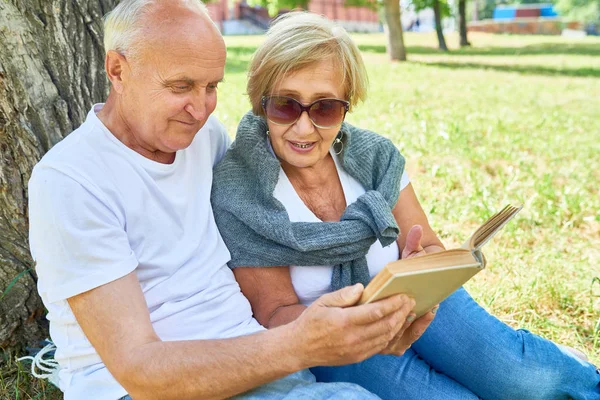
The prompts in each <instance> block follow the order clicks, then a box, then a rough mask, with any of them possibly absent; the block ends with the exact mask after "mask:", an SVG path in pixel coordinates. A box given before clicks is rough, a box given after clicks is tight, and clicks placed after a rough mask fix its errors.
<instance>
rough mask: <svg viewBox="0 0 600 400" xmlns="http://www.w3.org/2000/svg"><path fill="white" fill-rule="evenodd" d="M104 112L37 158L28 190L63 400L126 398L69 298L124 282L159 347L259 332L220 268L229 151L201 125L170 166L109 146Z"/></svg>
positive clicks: (216, 130) (211, 125)
mask: <svg viewBox="0 0 600 400" xmlns="http://www.w3.org/2000/svg"><path fill="white" fill-rule="evenodd" d="M101 108H102V104H97V105H95V106H94V108H93V109H92V110H91V111H90V112H89V114H88V116H87V119H86V121H85V122H84V123H83V125H81V127H79V129H77V130H75V131H74V132H73V133H71V134H70V135H69V136H67V137H66V138H65V139H64V140H62V141H61V142H60V143H58V144H57V145H56V146H54V147H53V148H52V149H51V150H50V151H49V152H48V153H47V154H46V155H45V156H44V157H43V158H42V160H41V161H40V162H39V164H37V165H36V167H35V168H34V170H33V174H32V177H31V180H30V181H29V215H30V232H29V238H30V246H31V253H32V256H33V258H34V260H35V261H36V262H37V266H36V271H37V274H38V278H39V280H38V290H39V293H40V296H41V298H42V300H43V302H44V304H45V306H46V308H47V309H48V320H49V321H50V335H51V337H52V340H53V341H54V343H55V344H56V346H57V351H56V355H55V358H56V360H57V361H58V362H59V363H60V366H61V370H60V373H59V379H60V388H61V389H62V390H63V391H64V392H65V400H80V399H89V400H94V399H102V400H106V399H109V400H111V399H118V398H120V397H122V396H124V395H125V394H126V392H125V390H124V389H123V388H122V387H121V386H120V385H119V384H118V383H117V382H116V380H115V379H114V378H113V377H112V375H111V374H110V373H109V372H108V370H107V369H106V367H105V366H104V364H103V363H102V361H101V360H100V357H99V356H98V354H97V353H96V351H95V350H94V348H93V347H92V346H91V344H90V343H89V341H88V340H87V338H86V336H85V335H84V334H83V332H82V330H81V328H80V326H79V325H78V324H77V321H76V319H75V317H74V316H73V313H72V311H71V309H70V307H69V304H68V302H67V301H66V299H68V298H69V297H72V296H75V295H77V294H80V293H83V292H85V291H88V290H90V289H93V288H95V287H98V286H101V285H103V284H106V283H108V282H111V281H114V280H115V279H118V278H121V277H123V276H125V275H127V274H128V273H130V272H131V271H135V273H136V274H137V277H138V279H139V281H140V284H141V287H142V290H143V293H144V297H145V299H146V303H147V304H148V310H149V312H150V319H151V321H152V325H153V327H154V329H155V330H156V333H157V334H158V336H159V337H160V338H161V339H162V340H164V341H174V340H192V339H215V338H227V337H235V336H241V335H247V334H250V333H253V332H256V331H259V330H262V329H264V328H262V327H261V326H260V325H259V324H258V322H256V320H254V319H253V318H252V310H251V307H250V304H249V302H248V300H247V299H246V298H245V297H244V296H243V295H242V293H241V291H240V288H239V286H238V284H237V282H236V281H235V279H234V276H233V273H232V272H231V270H230V269H229V268H228V267H227V265H226V264H227V262H228V261H229V259H230V254H229V251H228V250H227V248H226V247H225V244H224V242H223V240H222V238H221V235H220V234H219V231H218V230H217V226H216V224H215V221H214V217H213V213H212V207H211V204H210V191H211V185H212V168H213V166H214V164H215V163H216V162H217V161H218V160H219V159H220V158H221V157H222V156H223V154H224V153H225V150H226V149H227V147H228V145H229V138H228V136H227V134H226V132H225V128H224V127H223V125H221V124H220V123H219V122H218V121H217V119H216V118H214V117H211V118H209V120H208V121H207V122H206V124H205V125H204V127H202V129H200V131H199V132H198V133H197V134H196V136H195V138H194V140H193V142H192V144H191V145H190V146H189V147H188V148H186V149H184V150H180V151H178V152H177V153H176V157H175V161H174V162H173V163H172V164H168V165H167V164H161V163H157V162H154V161H152V160H149V159H147V158H145V157H143V156H142V155H140V154H138V153H137V152H135V151H133V150H131V149H130V148H128V147H127V146H125V145H124V144H123V143H121V142H120V141H119V140H118V139H117V138H116V137H114V136H113V135H112V134H111V133H110V132H109V131H108V129H107V128H106V127H105V126H104V125H103V124H102V122H101V121H100V120H99V119H98V117H97V116H96V112H98V111H99V110H100V109H101Z"/></svg>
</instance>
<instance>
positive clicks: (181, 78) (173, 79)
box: [163, 76, 195, 85]
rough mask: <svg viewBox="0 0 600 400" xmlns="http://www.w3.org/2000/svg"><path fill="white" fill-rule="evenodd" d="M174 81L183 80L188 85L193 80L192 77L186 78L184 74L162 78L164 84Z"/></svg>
mask: <svg viewBox="0 0 600 400" xmlns="http://www.w3.org/2000/svg"><path fill="white" fill-rule="evenodd" d="M176 82H184V83H187V84H188V85H193V84H194V83H195V82H194V80H193V79H192V78H188V77H186V76H182V77H178V78H170V79H164V80H163V83H164V84H165V85H170V84H173V83H176Z"/></svg>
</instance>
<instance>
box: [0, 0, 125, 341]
mask: <svg viewBox="0 0 600 400" xmlns="http://www.w3.org/2000/svg"><path fill="white" fill-rule="evenodd" d="M116 3H117V0H76V1H73V0H28V1H23V0H2V1H0V291H1V293H0V348H2V349H3V350H13V349H16V348H20V347H22V346H24V345H27V344H32V343H35V342H36V341H38V340H39V339H41V338H45V337H47V335H48V332H47V327H46V325H45V323H44V322H45V318H43V317H44V315H45V310H44V307H43V305H42V303H41V301H40V298H39V296H38V294H37V290H36V275H35V271H34V265H33V261H32V260H31V257H30V255H29V243H28V240H27V232H28V222H27V182H28V180H29V177H30V174H31V169H32V168H33V166H34V165H35V163H36V162H37V161H38V160H39V159H40V157H41V156H42V155H43V154H44V153H45V152H46V151H48V149H49V148H50V147H52V146H53V145H54V144H55V143H56V142H58V141H59V140H60V139H62V138H63V137H64V135H66V134H67V133H69V132H71V131H72V130H73V129H74V128H75V127H77V126H78V125H80V124H81V123H82V122H83V120H84V119H85V116H86V114H87V112H88V110H89V108H90V107H91V105H92V104H93V103H95V102H99V101H102V100H103V99H104V98H105V97H106V94H107V93H108V81H107V80H106V78H105V74H104V68H103V64H104V52H103V49H102V21H101V18H102V16H103V15H104V14H105V13H106V12H108V11H109V10H110V9H112V8H113V7H114V6H115V4H116Z"/></svg>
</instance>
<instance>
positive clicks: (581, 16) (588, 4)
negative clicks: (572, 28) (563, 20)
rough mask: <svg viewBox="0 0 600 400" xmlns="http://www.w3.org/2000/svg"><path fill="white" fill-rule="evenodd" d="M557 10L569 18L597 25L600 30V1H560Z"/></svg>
mask: <svg viewBox="0 0 600 400" xmlns="http://www.w3.org/2000/svg"><path fill="white" fill-rule="evenodd" d="M556 8H557V9H558V11H559V12H560V13H561V15H564V16H566V17H567V18H572V19H574V20H577V21H581V22H583V23H585V24H595V25H596V29H600V28H599V26H600V0H558V2H557V3H556Z"/></svg>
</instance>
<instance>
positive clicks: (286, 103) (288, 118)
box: [265, 97, 301, 124]
mask: <svg viewBox="0 0 600 400" xmlns="http://www.w3.org/2000/svg"><path fill="white" fill-rule="evenodd" d="M300 111H301V110H300V105H299V104H298V103H296V102H295V101H294V100H292V99H289V98H286V97H271V98H270V99H269V100H268V101H267V107H266V109H265V112H266V114H267V117H268V118H269V119H270V120H271V121H273V122H275V123H276V124H292V123H294V122H295V121H296V119H298V116H299V115H300Z"/></svg>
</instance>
